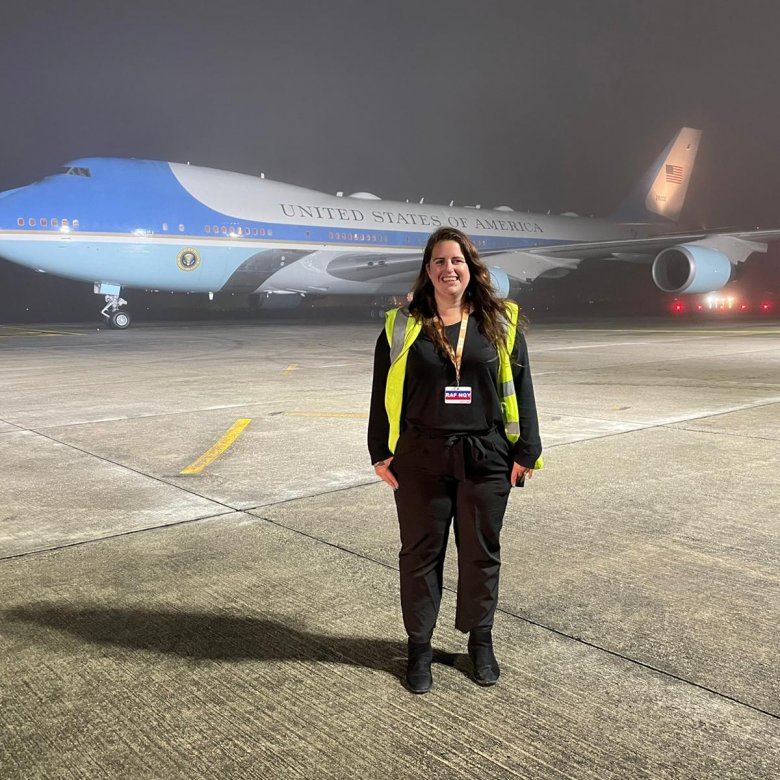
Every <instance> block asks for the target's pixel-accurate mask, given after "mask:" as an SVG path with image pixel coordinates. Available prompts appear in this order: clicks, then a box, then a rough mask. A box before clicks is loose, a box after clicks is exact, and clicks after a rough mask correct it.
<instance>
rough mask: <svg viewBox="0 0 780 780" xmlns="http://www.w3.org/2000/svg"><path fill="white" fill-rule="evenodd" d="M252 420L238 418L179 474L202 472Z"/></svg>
mask: <svg viewBox="0 0 780 780" xmlns="http://www.w3.org/2000/svg"><path fill="white" fill-rule="evenodd" d="M251 422H252V420H251V419H250V420H246V419H245V420H236V421H235V422H234V423H233V425H231V426H230V428H229V429H228V431H227V433H225V435H224V436H223V437H222V438H221V439H220V440H219V441H218V442H217V443H216V444H215V445H214V446H213V447H212V448H211V449H209V450H206V452H204V453H203V455H201V456H200V457H199V458H198V459H197V460H196V461H195V462H194V463H190V465H189V466H187V468H186V469H184V470H183V471H180V472H179V474H200V472H201V471H203V469H205V468H206V466H208V465H209V464H210V463H213V462H214V461H215V460H216V459H217V458H218V457H219V456H220V455H221V454H222V453H223V452H224V451H225V450H226V449H227V448H228V447H229V446H230V445H231V444H232V443H233V442H234V441H235V440H236V439H237V438H238V437H239V435H240V434H241V431H243V430H244V428H246V426H247V425H249V423H251Z"/></svg>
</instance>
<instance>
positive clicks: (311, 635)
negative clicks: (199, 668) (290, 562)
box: [0, 604, 465, 678]
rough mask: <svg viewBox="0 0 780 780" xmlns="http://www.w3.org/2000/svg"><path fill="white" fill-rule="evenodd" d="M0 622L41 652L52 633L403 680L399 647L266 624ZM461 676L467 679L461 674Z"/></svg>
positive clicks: (189, 655) (165, 614) (456, 661)
mask: <svg viewBox="0 0 780 780" xmlns="http://www.w3.org/2000/svg"><path fill="white" fill-rule="evenodd" d="M0 615H1V616H2V620H3V623H4V625H5V628H6V630H13V631H14V633H16V634H22V633H24V634H26V635H27V636H28V638H32V639H34V640H35V641H36V642H37V643H40V644H43V643H45V642H52V641H56V636H55V637H53V636H52V634H51V631H52V630H54V631H57V632H64V633H67V634H71V635H73V636H76V637H79V638H81V639H83V640H85V641H87V642H90V643H92V644H99V645H113V646H116V647H126V648H130V649H133V650H139V651H147V652H148V651H151V652H157V653H162V654H166V655H177V656H181V657H182V658H186V659H189V660H192V661H206V660H208V661H247V660H250V661H251V660H254V661H261V662H262V661H265V662H273V661H315V662H316V661H320V662H329V663H341V664H347V665H349V666H357V667H364V668H368V669H376V670H378V671H382V672H386V673H388V674H391V675H393V676H394V677H397V678H403V675H404V670H405V666H406V643H404V642H397V641H391V640H386V639H372V638H368V637H354V636H332V635H330V634H320V633H315V632H312V631H308V630H306V629H301V628H294V627H292V626H290V625H288V624H287V623H284V622H282V621H277V620H271V619H266V618H256V617H249V616H242V615H220V614H215V613H213V612H178V611H174V610H164V609H138V608H129V607H128V608H119V607H117V608H107V607H95V606H90V607H78V606H73V605H70V604H35V605H30V606H24V607H17V608H15V609H10V610H6V611H4V612H2V613H0ZM36 629H44V630H43V631H40V630H36ZM36 634H37V636H36ZM434 661H435V662H438V663H442V664H446V665H448V666H454V667H456V668H459V669H460V668H461V667H462V665H463V664H464V658H463V657H462V656H460V655H456V654H451V653H445V652H442V651H438V650H437V651H435V652H434ZM462 670H463V671H464V673H465V667H464V668H463V669H462Z"/></svg>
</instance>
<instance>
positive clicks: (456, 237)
mask: <svg viewBox="0 0 780 780" xmlns="http://www.w3.org/2000/svg"><path fill="white" fill-rule="evenodd" d="M440 241H455V242H456V243H457V244H458V246H460V249H461V251H462V252H463V257H464V258H465V260H466V264H467V265H468V269H469V273H470V275H471V279H470V280H469V283H468V286H467V287H466V292H465V294H464V296H463V298H464V301H463V302H464V304H469V305H470V306H471V311H472V316H473V317H474V320H475V321H476V323H477V327H478V328H479V331H480V333H482V335H483V336H484V337H485V338H486V339H487V340H488V341H489V342H490V343H491V344H494V345H495V346H496V347H498V346H499V344H502V343H504V342H505V341H506V323H507V322H508V320H509V317H508V315H507V310H506V306H505V304H504V301H503V300H502V299H501V298H500V297H499V295H498V292H497V291H496V288H495V286H494V285H493V280H492V278H491V276H490V269H489V268H488V267H487V266H486V265H485V264H484V263H483V262H482V260H481V258H480V256H479V252H478V251H477V248H476V247H475V246H474V242H473V241H472V240H471V239H470V238H469V237H468V236H467V235H466V234H465V233H463V232H461V231H460V230H457V229H456V228H452V227H441V228H439V229H438V230H436V231H434V232H433V233H431V235H430V238H429V239H428V243H427V244H426V245H425V251H424V252H423V261H422V265H421V266H420V273H419V274H418V275H417V279H416V281H415V283H414V287H413V288H412V300H411V302H410V303H409V313H410V314H411V315H412V316H413V317H415V318H417V319H418V320H422V326H423V332H424V333H425V335H426V336H427V337H428V338H429V339H430V340H431V341H432V342H433V343H434V344H435V345H436V347H437V349H439V350H440V351H441V352H442V354H447V348H446V346H445V344H444V342H443V337H442V334H441V332H440V331H439V330H438V329H437V328H436V327H435V326H434V324H433V318H434V317H435V316H436V298H435V295H434V288H433V282H431V279H430V277H429V276H428V266H429V265H430V262H431V257H432V256H433V248H434V247H435V246H436V244H438V243H439V242H440ZM527 325H528V320H527V319H526V318H525V317H524V316H523V315H522V314H521V315H519V316H518V321H517V329H518V331H520V332H522V331H524V330H525V328H526V326H527Z"/></svg>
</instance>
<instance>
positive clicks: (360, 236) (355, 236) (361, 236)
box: [328, 233, 387, 244]
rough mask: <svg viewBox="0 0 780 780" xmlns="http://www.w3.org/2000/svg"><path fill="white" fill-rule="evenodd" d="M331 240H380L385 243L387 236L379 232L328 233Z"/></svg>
mask: <svg viewBox="0 0 780 780" xmlns="http://www.w3.org/2000/svg"><path fill="white" fill-rule="evenodd" d="M328 238H329V239H330V240H331V241H381V242H382V243H384V244H386V243H387V236H383V235H382V234H381V233H379V234H377V233H328Z"/></svg>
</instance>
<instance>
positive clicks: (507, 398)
mask: <svg viewBox="0 0 780 780" xmlns="http://www.w3.org/2000/svg"><path fill="white" fill-rule="evenodd" d="M505 303H506V308H507V315H508V317H509V321H508V322H507V330H506V339H505V342H504V343H501V344H499V346H498V393H499V396H500V398H501V412H502V414H503V417H504V431H505V433H506V437H507V439H509V441H510V442H511V443H512V444H514V443H515V442H516V441H517V440H518V439H519V438H520V410H519V408H518V405H517V394H516V393H515V380H514V377H513V376H512V363H511V360H510V357H509V356H510V355H511V353H512V349H513V348H514V346H515V336H516V335H517V317H518V308H517V304H516V303H513V302H512V301H505ZM421 331H422V321H421V320H418V319H416V318H415V317H411V316H410V315H409V313H408V311H406V310H404V309H391V310H390V311H389V312H387V313H386V314H385V335H386V336H387V342H388V344H389V345H390V370H389V371H388V372H387V387H386V389H385V411H386V412H387V419H388V420H389V422H390V435H389V436H388V441H387V446H388V447H389V448H390V452H395V445H396V444H397V442H398V437H399V436H400V434H401V408H402V406H403V401H404V377H405V376H406V361H407V359H408V357H409V348H410V347H411V346H412V344H414V342H415V340H416V339H417V337H418V336H419V335H420V332H421ZM543 465H544V462H543V460H542V458H539V459H538V460H537V461H536V464H535V465H534V468H535V469H540V468H542V466H543Z"/></svg>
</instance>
